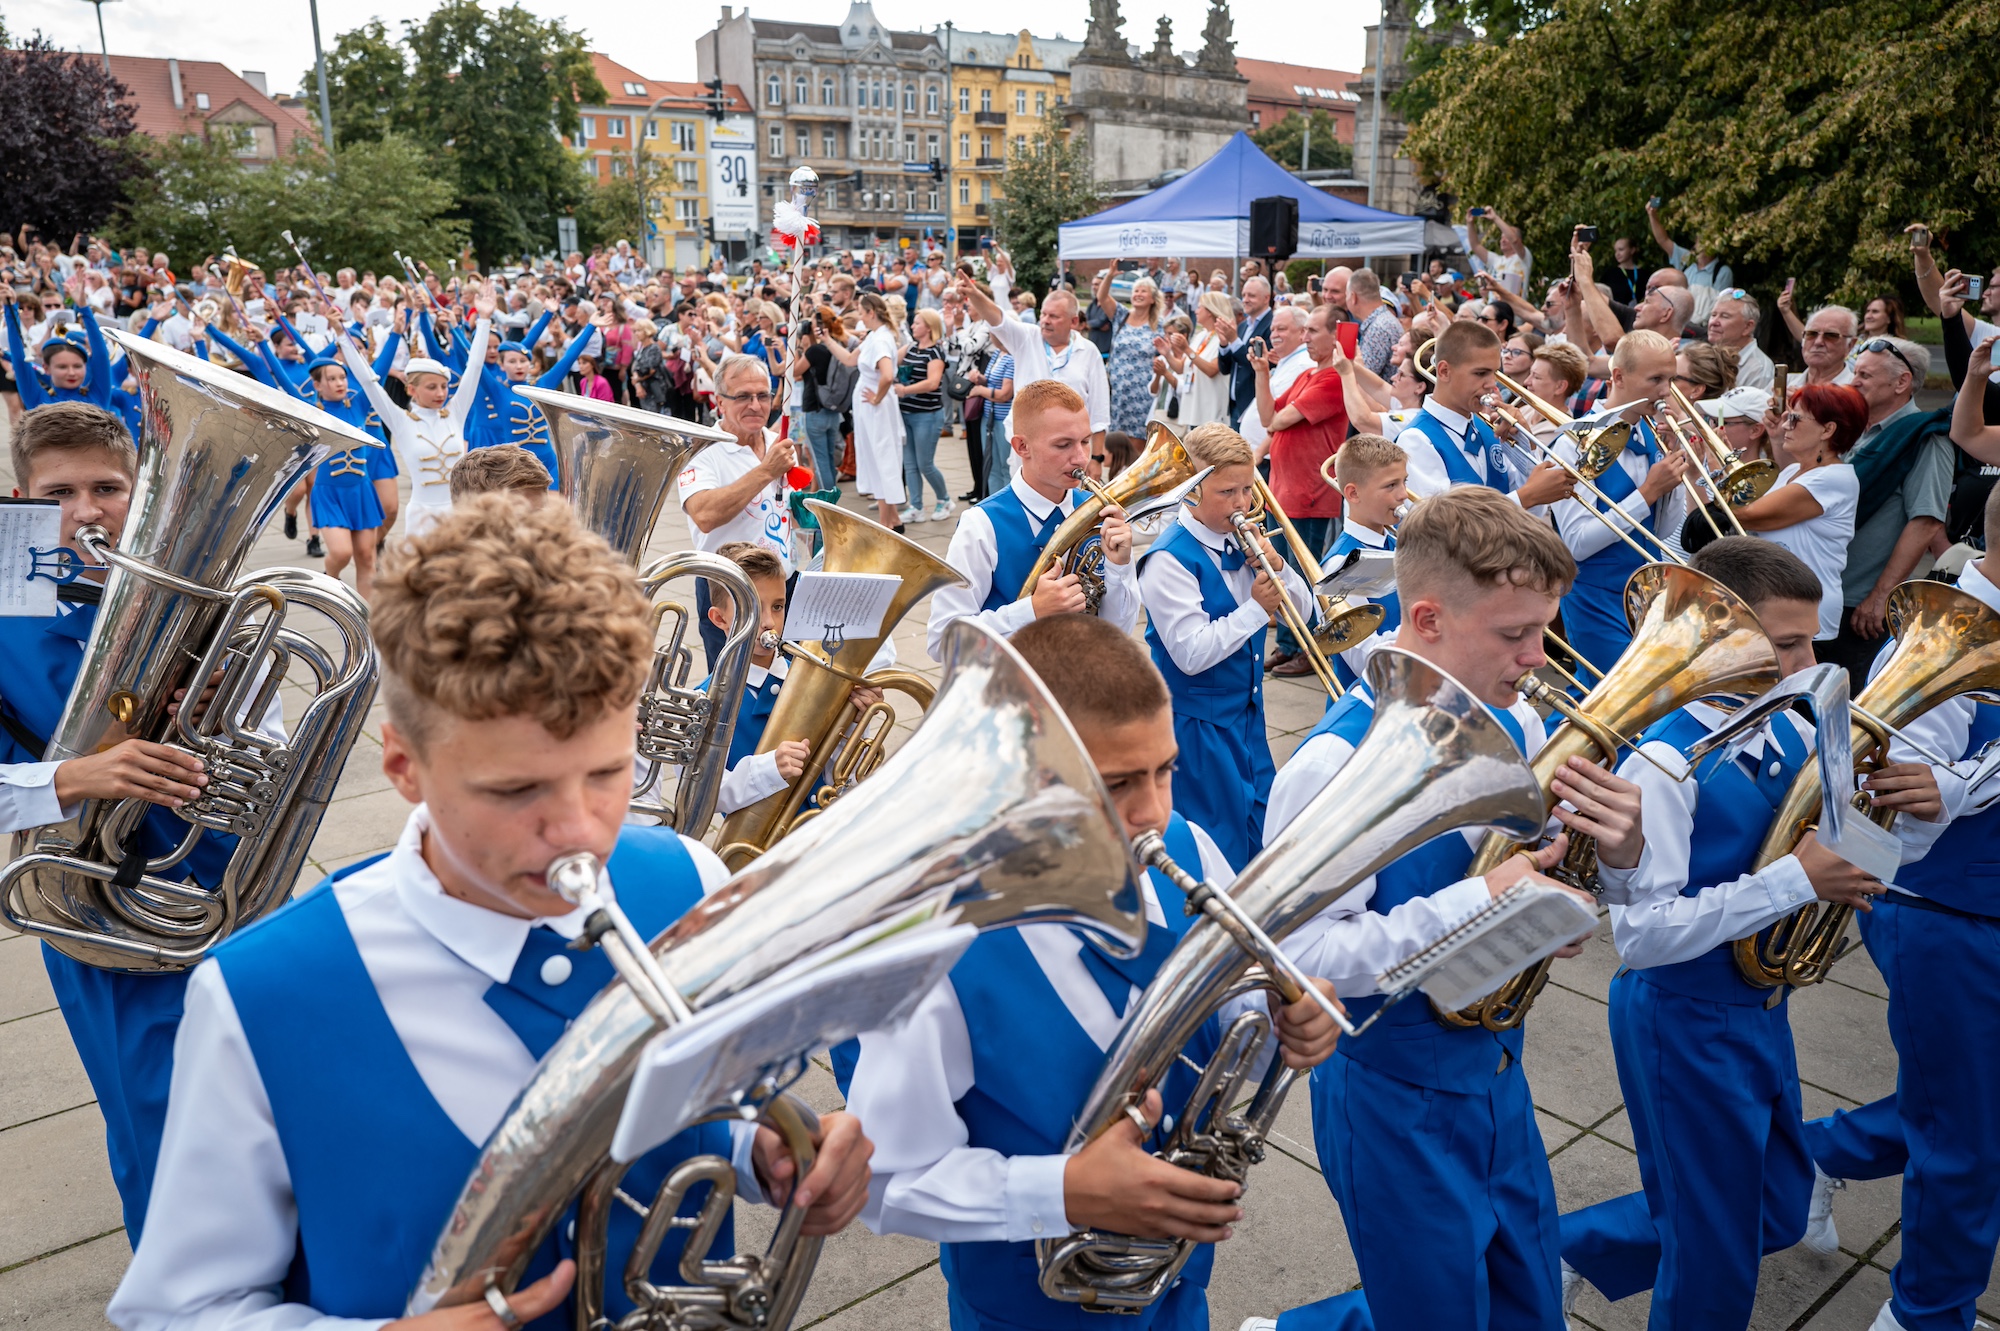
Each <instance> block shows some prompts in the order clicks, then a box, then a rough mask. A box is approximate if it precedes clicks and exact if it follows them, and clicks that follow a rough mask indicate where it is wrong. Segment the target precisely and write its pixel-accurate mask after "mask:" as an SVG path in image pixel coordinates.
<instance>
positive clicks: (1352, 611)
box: [1249, 458, 1385, 698]
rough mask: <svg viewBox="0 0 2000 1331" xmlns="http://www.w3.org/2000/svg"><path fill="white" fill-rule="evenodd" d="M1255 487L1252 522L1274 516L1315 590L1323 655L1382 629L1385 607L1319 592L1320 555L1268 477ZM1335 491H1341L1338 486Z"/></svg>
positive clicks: (1335, 690)
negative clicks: (1300, 529) (1278, 496)
mask: <svg viewBox="0 0 2000 1331" xmlns="http://www.w3.org/2000/svg"><path fill="white" fill-rule="evenodd" d="M1332 462H1333V459H1332V458H1328V459H1326V461H1324V462H1322V463H1320V475H1321V476H1327V468H1328V467H1329V466H1331V465H1332ZM1255 484H1256V487H1257V490H1256V499H1257V502H1256V504H1255V506H1253V507H1252V508H1251V510H1250V513H1249V518H1250V520H1251V521H1252V522H1255V523H1258V524H1260V525H1261V523H1262V522H1263V519H1264V516H1265V514H1267V513H1268V514H1269V515H1270V517H1271V520H1272V521H1274V522H1276V523H1277V524H1278V530H1279V531H1281V532H1283V533H1284V537H1285V541H1286V542H1287V543H1288V544H1289V545H1290V546H1291V547H1292V554H1293V555H1294V556H1296V557H1297V559H1298V565H1299V574H1300V576H1301V577H1303V578H1304V579H1305V580H1306V584H1307V585H1308V586H1310V587H1312V588H1314V589H1315V590H1314V592H1313V599H1314V600H1315V601H1316V602H1317V603H1318V605H1319V632H1318V633H1317V634H1316V635H1315V637H1314V639H1313V641H1314V644H1315V646H1317V647H1318V648H1319V650H1320V654H1321V655H1322V656H1324V655H1325V654H1326V653H1329V652H1331V653H1333V654H1335V655H1338V654H1339V653H1341V652H1343V651H1345V650H1346V649H1347V648H1349V647H1352V646H1353V645H1354V644H1355V643H1358V642H1360V641H1362V640H1363V639H1364V638H1366V637H1367V636H1368V635H1369V634H1371V633H1373V632H1375V630H1376V629H1378V628H1380V627H1382V620H1383V618H1384V617H1385V612H1384V611H1383V609H1382V607H1381V606H1379V605H1370V604H1365V603H1364V604H1362V605H1354V604H1352V603H1350V602H1349V601H1348V599H1347V598H1346V597H1345V596H1327V595H1323V594H1321V593H1320V592H1319V591H1318V590H1317V589H1318V587H1319V585H1320V584H1321V583H1322V582H1325V581H1326V569H1325V568H1324V567H1323V566H1321V564H1320V562H1319V555H1318V552H1316V551H1314V550H1313V549H1312V548H1311V547H1310V546H1308V545H1307V544H1306V542H1305V540H1304V538H1303V537H1301V536H1300V535H1299V529H1298V528H1297V527H1294V526H1293V525H1292V519H1291V516H1290V515H1289V514H1287V513H1286V512H1285V510H1284V508H1283V507H1282V506H1280V505H1279V503H1278V499H1277V496H1276V495H1274V494H1272V493H1271V487H1270V486H1268V485H1266V484H1265V483H1264V478H1263V477H1261V476H1259V477H1256V478H1255ZM1327 484H1329V485H1333V484H1334V482H1333V480H1332V478H1331V477H1328V479H1327ZM1334 488H1335V489H1336V490H1338V489H1339V487H1338V486H1337V485H1335V486H1334ZM1293 633H1294V636H1296V635H1297V630H1296V629H1295V630H1293ZM1300 641H1301V642H1304V641H1305V639H1303V638H1301V639H1300ZM1329 692H1331V693H1332V695H1333V696H1334V697H1336V698H1338V697H1339V696H1340V695H1341V694H1342V693H1343V692H1345V690H1343V689H1342V688H1340V687H1339V685H1338V683H1336V684H1335V685H1334V686H1333V687H1332V688H1331V689H1330V690H1329Z"/></svg>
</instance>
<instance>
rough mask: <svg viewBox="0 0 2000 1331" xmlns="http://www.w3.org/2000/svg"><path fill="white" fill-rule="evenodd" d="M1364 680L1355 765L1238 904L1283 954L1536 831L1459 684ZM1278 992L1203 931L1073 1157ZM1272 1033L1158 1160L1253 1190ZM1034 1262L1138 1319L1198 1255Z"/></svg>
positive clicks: (1249, 1021)
mask: <svg viewBox="0 0 2000 1331" xmlns="http://www.w3.org/2000/svg"><path fill="white" fill-rule="evenodd" d="M1368 678H1369V683H1370V685H1371V686H1372V687H1373V690H1374V693H1375V715H1374V719H1373V720H1372V721H1371V722H1370V724H1369V727H1368V733H1367V735H1366V736H1364V737H1363V738H1362V741H1361V743H1360V744H1359V745H1358V746H1356V748H1355V752H1354V756H1353V758H1351V759H1350V760H1349V761H1348V763H1347V765H1346V766H1345V767H1343V768H1342V769H1341V771H1340V773H1339V775H1337V776H1335V777H1334V779H1333V780H1332V781H1331V782H1329V783H1328V785H1327V787H1326V788H1325V789H1324V790H1322V791H1320V793H1319V794H1318V795H1316V796H1314V797H1313V799H1312V802H1311V803H1309V804H1308V805H1307V806H1306V807H1305V808H1304V809H1303V810H1302V811H1301V812H1300V814H1299V816H1298V817H1297V818H1295V819H1293V820H1292V823H1291V826H1289V827H1287V828H1286V829H1285V830H1284V831H1283V832H1282V833H1280V834H1279V835H1278V836H1277V837H1276V838H1275V839H1274V840H1273V841H1272V842H1271V843H1270V844H1269V845H1267V846H1265V848H1264V850H1263V852H1262V853H1261V854H1259V855H1258V856H1257V858H1256V859H1254V860H1252V861H1250V863H1249V865H1248V866H1247V867H1245V869H1244V870H1243V873H1242V875H1241V876H1239V877H1238V878H1237V880H1236V882H1235V883H1234V884H1233V885H1232V886H1231V887H1230V889H1229V895H1230V897H1231V898H1233V899H1234V901H1235V902H1236V904H1237V906H1238V907H1240V908H1241V910H1242V911H1243V912H1244V913H1245V914H1246V915H1248V916H1249V917H1250V918H1251V919H1253V920H1254V921H1255V922H1256V923H1257V924H1258V925H1260V926H1261V927H1262V928H1263V930H1264V931H1265V933H1266V934H1267V935H1268V936H1269V937H1270V938H1271V939H1274V940H1278V941H1280V942H1282V940H1283V939H1284V938H1285V936H1286V935H1287V934H1289V933H1291V932H1292V931H1293V930H1294V929H1296V928H1298V927H1299V926H1300V925H1301V924H1304V923H1305V922H1306V921H1307V920H1310V919H1311V918H1313V917H1314V916H1315V915H1317V914H1319V913H1320V912H1321V911H1322V910H1325V909H1326V907H1327V906H1328V905H1330V904H1331V903H1332V902H1334V901H1335V900H1337V899H1338V898H1339V897H1341V896H1342V895H1344V894H1345V893H1346V892H1348V891H1349V890H1350V889H1352V888H1353V887H1354V886H1355V884H1357V883H1359V882H1361V881H1362V880H1363V879H1365V878H1367V877H1368V876H1369V875H1371V874H1374V873H1376V872H1377V871H1379V870H1380V869H1381V868H1383V867H1384V866H1385V865H1387V864H1389V863H1391V862H1393V861H1394V860H1396V859H1398V858H1400V857H1401V856H1403V855H1405V854H1407V853H1409V852H1410V851H1412V850H1415V849H1416V848H1417V847H1418V846H1421V845H1423V844H1424V843H1425V842H1427V841H1429V840H1431V839H1432V838H1433V837H1438V836H1442V835H1444V834H1445V833H1447V832H1451V831H1453V830H1454V829H1457V828H1461V827H1482V826H1483V827H1491V828H1495V829H1498V831H1497V833H1496V835H1503V836H1505V837H1507V838H1509V839H1510V840H1521V839H1524V838H1526V837H1531V836H1533V835H1534V834H1535V832H1536V830H1537V829H1538V828H1540V826H1541V823H1542V817H1543V807H1544V806H1543V803H1542V793H1541V788H1540V786H1539V784H1538V783H1537V781H1536V778H1535V774H1534V773H1533V772H1531V771H1530V770H1529V769H1528V764H1527V763H1526V762H1525V761H1523V759H1522V758H1521V755H1520V751H1519V750H1517V749H1516V748H1515V747H1514V741H1513V740H1512V739H1510V738H1509V737H1508V735H1507V732H1506V730H1505V729H1504V728H1503V727H1502V726H1501V724H1500V723H1499V721H1497V720H1496V719H1494V717H1493V715H1492V714H1491V713H1490V712H1489V711H1488V710H1487V709H1486V708H1485V707H1484V706H1482V705H1481V704H1480V702H1479V701H1478V700H1477V699H1476V698H1474V697H1473V696H1472V695H1471V694H1469V693H1467V692H1466V691H1465V689H1464V688H1463V687H1462V686H1461V685H1459V684H1458V682H1457V681H1456V680H1454V679H1452V678H1451V677H1450V676H1449V675H1446V674H1445V673H1444V672H1442V671H1440V670H1438V669H1437V668H1436V667H1435V666H1432V665H1430V664H1428V663H1427V662H1425V661H1422V660H1420V659H1419V658H1417V657H1415V656H1412V655H1410V654H1409V653H1408V652H1404V651H1401V650H1399V649H1397V648H1395V647H1385V648H1383V649H1382V650H1381V651H1380V652H1377V653H1376V654H1375V655H1374V656H1372V657H1370V658H1369V661H1368ZM1270 986H1271V978H1270V977H1269V976H1268V975H1267V974H1265V973H1264V972H1262V971H1257V970H1253V969H1251V968H1250V967H1249V962H1248V958H1247V957H1246V955H1245V952H1244V950H1243V948H1242V946H1241V945H1240V944H1239V943H1238V942H1237V941H1236V939H1235V937H1234V936H1233V933H1232V931H1231V930H1230V929H1229V927H1228V926H1227V925H1224V924H1221V923H1219V922H1217V921H1216V920H1214V919H1212V918H1211V919H1201V920H1197V921H1196V922H1195V923H1194V924H1193V925H1192V926H1190V927H1189V929H1188V931H1187V933H1186V934H1185V935H1184V936H1183V937H1182V938H1181V941H1180V942H1179V943H1178V944H1177V945H1176V946H1175V948H1174V950H1173V952H1172V954H1171V955H1169V956H1168V957H1167V959H1166V961H1165V962H1164V963H1163V964H1162V965H1161V967H1160V970H1159V973H1158V974H1157V975H1156V976H1155V977H1154V978H1153V982H1152V983H1151V984H1150V985H1148V986H1147V987H1146V991H1145V993H1144V994H1142V995H1140V997H1139V999H1138V1001H1137V1003H1136V1004H1135V1005H1134V1007H1133V1010H1132V1012H1131V1014H1130V1016H1129V1018H1128V1019H1127V1021H1126V1022H1125V1025H1124V1027H1123V1029H1122V1030H1120V1031H1119V1034H1118V1038H1117V1040H1116V1041H1115V1042H1114V1043H1113V1044H1112V1046H1111V1050H1110V1052H1109V1054H1108V1055H1107V1056H1106V1059H1105V1064H1104V1070H1103V1071H1102V1072H1101V1073H1099V1074H1098V1078H1097V1082H1096V1084H1095V1085H1094V1086H1093V1087H1092V1088H1091V1092H1090V1095H1089V1098H1087V1099H1086V1100H1085V1101H1084V1103H1083V1105H1082V1107H1081V1109H1080V1110H1079V1112H1078V1114H1077V1118H1076V1126H1075V1128H1074V1129H1073V1130H1072V1131H1071V1133H1070V1139H1069V1148H1068V1149H1069V1150H1071V1151H1075V1150H1077V1149H1080V1148H1081V1147H1082V1146H1084V1145H1085V1144H1086V1143H1088V1142H1090V1141H1092V1140H1093V1139H1095V1138H1096V1137H1097V1136H1098V1135H1099V1134H1100V1133H1102V1132H1104V1131H1105V1130H1106V1129H1107V1128H1109V1127H1111V1126H1112V1125H1113V1124H1114V1123H1116V1122H1118V1121H1119V1120H1120V1119H1121V1118H1124V1117H1126V1116H1127V1115H1128V1113H1130V1112H1132V1111H1134V1110H1136V1109H1137V1108H1138V1106H1140V1105H1141V1104H1143V1103H1144V1101H1145V1098H1146V1093H1147V1092H1148V1091H1150V1090H1153V1089H1155V1088H1157V1087H1158V1086H1160V1084H1161V1082H1162V1081H1163V1080H1164V1079H1165V1078H1166V1075H1167V1073H1168V1072H1169V1071H1170V1070H1171V1069H1172V1068H1173V1066H1174V1065H1175V1064H1176V1063H1178V1062H1181V1061H1182V1060H1183V1059H1185V1058H1186V1055H1185V1054H1184V1053H1183V1050H1184V1049H1185V1048H1186V1046H1187V1044H1188V1041H1189V1040H1190V1039H1192V1038H1193V1037H1194V1035H1195V1033H1196V1032H1197V1031H1198V1030H1199V1029H1200V1027H1201V1025H1202V1023H1203V1022H1205V1021H1207V1020H1208V1018H1209V1017H1210V1016H1211V1015H1212V1014H1214V1013H1215V1012H1216V1011H1217V1010H1218V1009H1219V1008H1221V1007H1222V1005H1223V1004H1224V1003H1225V1002H1227V1001H1228V1000H1230V999H1232V998H1235V997H1237V996H1238V995H1241V994H1244V993H1247V992H1251V991H1254V990H1256V989H1259V988H1268V987H1270ZM1270 1026H1271V1023H1270V1018H1269V1017H1268V1016H1266V1015H1265V1014H1264V1013H1262V1012H1254V1011H1253V1012H1246V1013H1244V1014H1243V1015H1241V1016H1239V1017H1237V1018H1236V1020H1235V1021H1234V1022H1233V1023H1231V1025H1230V1027H1229V1028H1228V1030H1227V1031H1226V1032H1225V1033H1224V1035H1223V1038H1222V1040H1221V1043H1220V1046H1219V1048H1218V1049H1217V1052H1216V1053H1215V1054H1214V1055H1213V1056H1212V1057H1211V1058H1210V1059H1209V1061H1208V1064H1207V1066H1206V1067H1205V1068H1203V1069H1201V1071H1200V1073H1199V1081H1198V1083H1197V1087H1196V1090H1195V1092H1194V1094H1193V1096H1192V1097H1191V1098H1190V1100H1189V1102H1188V1104H1187V1105H1186V1106H1184V1107H1182V1108H1181V1109H1180V1110H1179V1111H1178V1112H1175V1113H1173V1122H1172V1128H1171V1131H1170V1133H1169V1135H1168V1139H1167V1144H1166V1146H1165V1148H1164V1149H1163V1150H1162V1151H1161V1153H1160V1154H1161V1157H1162V1158H1163V1159H1165V1160H1167V1161H1168V1162H1170V1163H1172V1164H1175V1165H1179V1166H1181V1167H1183V1168H1186V1169H1192V1170H1195V1171H1197V1172H1199V1173H1202V1174H1206V1175H1208V1176H1209V1177H1212V1178H1226V1179H1230V1180H1233V1181H1235V1182H1238V1183H1242V1182H1244V1181H1245V1177H1246V1175H1247V1174H1248V1172H1249V1169H1250V1166H1251V1165H1253V1164H1255V1163H1257V1162H1258V1161H1259V1160H1261V1159H1262V1158H1263V1155H1264V1144H1265V1140H1266V1138H1267V1137H1268V1136H1269V1135H1270V1131H1271V1125H1272V1123H1273V1122H1274V1121H1275V1119H1276V1118H1277V1115H1278V1110H1279V1109H1280V1108H1281V1107H1282V1106H1283V1104H1284V1099H1285V1094H1286V1092H1287V1091H1288V1090H1289V1089H1290V1087H1291V1084H1292V1082H1293V1081H1294V1080H1295V1079H1296V1074H1295V1073H1294V1072H1293V1071H1292V1070H1291V1069H1290V1068H1287V1067H1286V1066H1285V1065H1284V1062H1283V1060H1282V1059H1279V1058H1276V1057H1275V1056H1274V1057H1273V1058H1272V1060H1271V1065H1270V1069H1269V1070H1268V1071H1267V1072H1266V1073H1265V1074H1264V1078H1263V1081H1262V1084H1261V1085H1259V1086H1258V1087H1256V1090H1255V1094H1254V1095H1252V1096H1251V1097H1250V1099H1249V1102H1248V1104H1247V1106H1246V1105H1244V1103H1243V1101H1244V1093H1245V1091H1246V1090H1247V1089H1248V1088H1247V1087H1246V1086H1245V1082H1246V1081H1247V1080H1248V1079H1249V1076H1250V1074H1251V1072H1252V1070H1253V1068H1254V1066H1255V1064H1256V1061H1257V1059H1258V1058H1259V1056H1260V1055H1261V1053H1262V1052H1263V1051H1264V1049H1265V1047H1266V1045H1267V1044H1268V1043H1269V1037H1270V1033H1271V1032H1270ZM1035 1251H1036V1257H1037V1260H1038V1261H1039V1263H1040V1266H1041V1286H1042V1292H1043V1293H1045V1294H1047V1295H1048V1296H1049V1297H1050V1298H1053V1299H1060V1300H1062V1301H1064V1302H1067V1303H1081V1304H1083V1305H1085V1306H1086V1307H1089V1308H1093V1309H1096V1310H1098V1311H1103V1312H1136V1311H1138V1310H1139V1309H1141V1308H1144V1307H1146V1306H1147V1305H1149V1304H1151V1303H1152V1302H1153V1301H1154V1300H1155V1299H1157V1298H1159V1297H1160V1295H1161V1294H1163V1293H1165V1292H1166V1290H1167V1289H1168V1287H1169V1286H1171V1285H1172V1284H1173V1282H1174V1280H1175V1278H1176V1277H1177V1276H1178V1275H1179V1274H1180V1270H1181V1267H1182V1266H1183V1265H1184V1264H1185V1263H1186V1262H1187V1259H1188V1257H1189V1255H1190V1254H1191V1253H1192V1252H1193V1251H1194V1245H1193V1243H1192V1242H1191V1241H1189V1240H1185V1239H1137V1238H1132V1237H1130V1236H1128V1235H1121V1234H1109V1233H1103V1232H1099V1231H1085V1232H1081V1233H1075V1234H1070V1235H1068V1236H1067V1237H1064V1238H1060V1239H1044V1240H1038V1241H1037V1242H1036V1244H1035Z"/></svg>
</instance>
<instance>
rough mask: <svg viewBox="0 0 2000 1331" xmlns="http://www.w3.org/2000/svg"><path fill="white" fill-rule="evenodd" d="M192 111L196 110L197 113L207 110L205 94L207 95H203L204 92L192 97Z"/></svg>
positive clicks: (206, 96)
mask: <svg viewBox="0 0 2000 1331" xmlns="http://www.w3.org/2000/svg"><path fill="white" fill-rule="evenodd" d="M194 109H195V110H197V111H206V110H208V94H207V93H205V92H198V93H196V94H195V95H194Z"/></svg>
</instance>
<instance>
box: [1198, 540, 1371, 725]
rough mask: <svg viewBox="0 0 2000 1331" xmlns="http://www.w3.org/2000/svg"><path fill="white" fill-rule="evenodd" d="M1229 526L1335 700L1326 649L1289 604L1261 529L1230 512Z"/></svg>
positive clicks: (1336, 693)
mask: <svg viewBox="0 0 2000 1331" xmlns="http://www.w3.org/2000/svg"><path fill="white" fill-rule="evenodd" d="M1229 525H1230V526H1232V527H1234V528H1235V529H1236V539H1237V540H1238V541H1239V542H1240V543H1241V544H1242V546H1243V548H1244V550H1245V551H1247V552H1248V553H1249V556H1250V558H1252V559H1254V560H1256V561H1257V566H1258V567H1259V568H1261V569H1263V570H1264V575H1265V576H1266V577H1268V578H1270V580H1271V583H1272V585H1273V586H1275V587H1276V588H1277V589H1278V618H1280V619H1281V620H1283V621H1284V624H1285V627H1286V628H1287V629H1289V630H1291V634H1292V637H1293V639H1294V640H1295V641H1297V643H1298V644H1299V650H1300V651H1302V652H1304V653H1305V656H1306V660H1307V661H1308V662H1309V663H1310V664H1311V665H1312V668H1313V673H1314V674H1315V675H1318V676H1319V682H1320V684H1321V685H1323V686H1324V687H1325V689H1326V691H1327V692H1328V693H1329V694H1331V695H1332V696H1333V697H1336V698H1338V697H1339V696H1340V695H1341V693H1342V689H1341V687H1340V681H1339V680H1338V679H1336V678H1334V674H1333V663H1332V662H1331V661H1329V660H1328V659H1327V656H1326V652H1325V650H1324V649H1323V648H1321V647H1320V645H1319V641H1318V639H1316V638H1315V637H1314V636H1313V632H1312V629H1311V628H1310V627H1308V626H1307V624H1306V622H1305V617H1304V616H1303V615H1301V614H1299V608H1298V607H1297V606H1295V605H1293V604H1292V597H1291V593H1289V592H1287V591H1286V590H1285V579H1284V575H1283V574H1282V573H1281V572H1280V571H1279V569H1278V565H1277V563H1276V562H1275V561H1273V560H1272V558H1271V555H1270V552H1269V551H1267V550H1265V549H1264V541H1263V536H1264V529H1263V528H1261V527H1259V526H1258V525H1257V524H1256V523H1255V522H1253V521H1251V519H1250V515H1249V514H1248V513H1231V514H1230V515H1229ZM1381 618H1382V613H1381V611H1380V610H1377V611H1376V612H1375V619H1376V622H1377V623H1380V622H1381Z"/></svg>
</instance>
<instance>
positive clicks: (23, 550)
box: [0, 499, 62, 618]
mask: <svg viewBox="0 0 2000 1331" xmlns="http://www.w3.org/2000/svg"><path fill="white" fill-rule="evenodd" d="M60 544H62V505H60V504H58V503H57V502H56V501H55V500H53V499H0V615H5V616H34V617H38V618H47V617H48V616H50V615H53V614H54V613H55V612H56V584H55V582H54V581H53V580H51V579H50V578H49V577H47V576H43V577H39V578H33V579H30V578H29V576H28V575H29V574H30V573H33V572H35V570H36V559H35V556H34V554H33V553H32V551H33V550H42V551H48V550H53V549H54V548H55V547H57V546H58V545H60ZM41 566H42V568H43V570H44V573H45V574H46V573H49V572H54V571H56V570H55V569H54V568H53V567H52V566H51V565H50V563H49V560H48V556H47V555H46V554H44V555H43V557H42V561H41Z"/></svg>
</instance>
